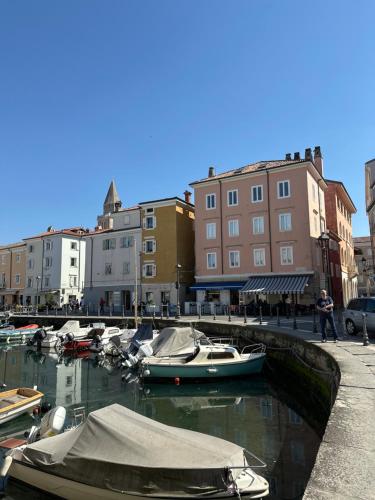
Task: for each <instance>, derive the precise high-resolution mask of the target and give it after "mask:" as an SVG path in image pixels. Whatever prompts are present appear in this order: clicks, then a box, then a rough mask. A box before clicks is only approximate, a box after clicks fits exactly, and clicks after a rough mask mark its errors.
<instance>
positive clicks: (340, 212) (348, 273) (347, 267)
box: [324, 179, 358, 306]
mask: <svg viewBox="0 0 375 500" xmlns="http://www.w3.org/2000/svg"><path fill="white" fill-rule="evenodd" d="M326 183H327V190H326V191H325V193H324V197H325V205H326V217H327V230H328V233H329V234H330V235H331V234H332V238H331V241H330V246H329V258H328V260H329V265H330V269H329V278H330V288H331V290H330V293H331V294H332V295H333V296H334V299H335V303H336V304H338V305H342V306H346V305H347V304H348V302H349V300H350V299H352V298H353V297H357V296H358V289H357V287H358V282H357V276H358V268H357V264H356V262H355V259H354V244H353V228H352V216H353V214H355V213H356V211H357V209H356V207H355V205H354V203H353V201H352V199H351V198H350V196H349V193H348V192H347V190H346V188H345V186H344V184H343V183H342V182H339V181H333V180H328V179H326ZM337 237H338V240H337ZM337 246H338V256H339V262H337V259H336V260H334V255H333V254H334V250H335V249H336V247H337Z"/></svg>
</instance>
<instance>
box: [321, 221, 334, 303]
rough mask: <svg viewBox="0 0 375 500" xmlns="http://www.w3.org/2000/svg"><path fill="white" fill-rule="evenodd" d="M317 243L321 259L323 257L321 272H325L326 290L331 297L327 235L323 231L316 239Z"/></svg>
mask: <svg viewBox="0 0 375 500" xmlns="http://www.w3.org/2000/svg"><path fill="white" fill-rule="evenodd" d="M318 243H319V246H320V248H321V249H322V257H323V272H324V270H325V271H326V272H327V288H328V295H331V293H332V290H331V276H330V271H329V235H328V234H327V233H325V232H324V231H323V232H322V234H321V235H320V236H319V238H318Z"/></svg>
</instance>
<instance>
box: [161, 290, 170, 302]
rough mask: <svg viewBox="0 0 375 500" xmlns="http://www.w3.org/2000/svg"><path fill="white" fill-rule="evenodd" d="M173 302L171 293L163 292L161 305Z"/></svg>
mask: <svg viewBox="0 0 375 500" xmlns="http://www.w3.org/2000/svg"><path fill="white" fill-rule="evenodd" d="M170 301H171V293H170V292H169V291H168V290H167V291H165V290H163V291H162V292H161V303H162V304H169V303H170Z"/></svg>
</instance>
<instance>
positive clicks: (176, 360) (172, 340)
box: [140, 327, 266, 379]
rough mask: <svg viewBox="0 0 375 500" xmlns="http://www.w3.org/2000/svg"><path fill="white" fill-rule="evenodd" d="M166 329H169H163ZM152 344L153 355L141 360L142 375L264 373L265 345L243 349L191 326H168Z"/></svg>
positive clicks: (144, 376) (240, 374)
mask: <svg viewBox="0 0 375 500" xmlns="http://www.w3.org/2000/svg"><path fill="white" fill-rule="evenodd" d="M164 330H167V331H166V332H164ZM164 330H163V331H162V332H161V333H160V336H162V335H163V336H164V340H163V341H162V339H161V338H160V336H159V338H158V339H157V340H156V341H155V342H153V343H151V348H152V349H153V354H152V355H151V356H145V357H144V358H142V359H141V360H140V364H141V373H140V376H141V377H142V378H198V379H199V378H216V377H239V376H244V375H253V374H258V373H260V372H261V370H262V368H263V363H264V360H265V356H266V354H265V345H264V344H254V345H248V346H245V347H244V348H243V349H242V351H241V352H239V350H238V349H237V348H236V347H234V346H232V345H228V344H223V343H221V344H214V343H210V342H207V337H205V336H204V334H201V336H200V337H199V336H198V334H199V333H201V332H197V331H196V330H194V329H193V328H191V327H174V328H165V329H164Z"/></svg>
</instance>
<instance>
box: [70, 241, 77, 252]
mask: <svg viewBox="0 0 375 500" xmlns="http://www.w3.org/2000/svg"><path fill="white" fill-rule="evenodd" d="M70 249H71V250H78V243H77V242H76V241H71V242H70Z"/></svg>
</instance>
